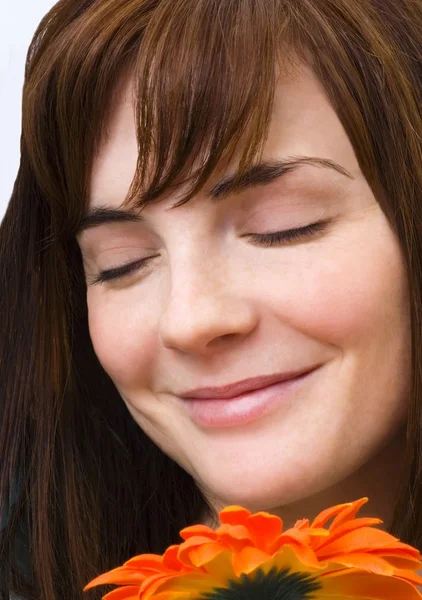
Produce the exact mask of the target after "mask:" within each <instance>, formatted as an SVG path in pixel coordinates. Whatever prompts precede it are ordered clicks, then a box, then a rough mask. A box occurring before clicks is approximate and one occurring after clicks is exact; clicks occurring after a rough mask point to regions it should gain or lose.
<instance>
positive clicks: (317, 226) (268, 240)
mask: <svg viewBox="0 0 422 600" xmlns="http://www.w3.org/2000/svg"><path fill="white" fill-rule="evenodd" d="M328 223H329V221H318V223H311V224H310V225H306V226H304V227H298V228H297V229H286V230H285V231H274V232H269V233H249V234H247V235H245V236H243V237H247V238H249V239H250V240H251V241H252V243H253V244H256V245H258V246H263V247H265V248H270V247H271V246H276V245H279V244H283V243H289V242H294V241H296V240H301V239H304V238H309V237H312V236H315V235H316V234H318V233H321V232H322V231H323V230H324V229H325V227H326V226H327V224H328Z"/></svg>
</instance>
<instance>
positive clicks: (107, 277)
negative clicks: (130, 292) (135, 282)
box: [90, 254, 159, 285]
mask: <svg viewBox="0 0 422 600" xmlns="http://www.w3.org/2000/svg"><path fill="white" fill-rule="evenodd" d="M157 256H159V255H158V254H156V255H155V256H148V257H147V258H141V259H140V260H136V261H132V262H130V263H126V264H125V265H121V266H120V267H114V268H113V269H106V270H103V271H100V272H99V274H98V275H96V276H95V277H94V278H93V279H92V281H90V284H91V285H96V284H97V283H105V282H106V281H112V280H113V279H121V278H122V277H124V276H125V275H130V274H131V273H135V272H136V271H139V270H141V269H143V268H145V267H146V266H147V265H148V263H149V262H150V261H151V260H152V259H153V258H156V257H157Z"/></svg>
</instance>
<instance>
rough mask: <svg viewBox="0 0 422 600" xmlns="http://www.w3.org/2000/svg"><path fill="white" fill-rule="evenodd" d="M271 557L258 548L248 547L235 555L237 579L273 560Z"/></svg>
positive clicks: (234, 564)
mask: <svg viewBox="0 0 422 600" xmlns="http://www.w3.org/2000/svg"><path fill="white" fill-rule="evenodd" d="M271 558H272V557H271V555H269V554H267V553H266V552H263V551H262V550H259V549H258V548H252V547H251V546H248V547H247V548H244V549H243V550H241V551H240V552H238V553H236V554H234V555H233V561H232V564H233V571H234V574H235V575H236V577H240V575H241V573H245V574H246V575H248V574H249V573H251V572H252V571H254V570H255V569H256V568H258V567H259V566H260V565H261V564H262V563H264V562H266V561H267V560H269V559H271Z"/></svg>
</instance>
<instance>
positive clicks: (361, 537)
mask: <svg viewBox="0 0 422 600" xmlns="http://www.w3.org/2000/svg"><path fill="white" fill-rule="evenodd" d="M391 539H392V536H391V535H390V534H389V533H387V532H386V531H382V530H381V529H371V528H370V527H364V528H362V529H358V530H356V531H351V532H349V533H346V534H345V535H343V536H342V537H341V538H339V539H337V540H334V541H333V542H331V541H330V540H327V541H326V543H325V544H324V546H323V547H322V548H318V549H317V550H316V551H315V552H316V555H317V556H318V558H320V559H321V558H322V559H323V558H325V559H326V558H329V557H331V556H335V555H336V554H344V553H345V552H359V551H370V550H372V549H374V550H376V549H379V548H381V547H382V546H383V545H388V544H390V542H391Z"/></svg>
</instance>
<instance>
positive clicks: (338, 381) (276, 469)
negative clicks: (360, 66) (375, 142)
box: [78, 64, 411, 526]
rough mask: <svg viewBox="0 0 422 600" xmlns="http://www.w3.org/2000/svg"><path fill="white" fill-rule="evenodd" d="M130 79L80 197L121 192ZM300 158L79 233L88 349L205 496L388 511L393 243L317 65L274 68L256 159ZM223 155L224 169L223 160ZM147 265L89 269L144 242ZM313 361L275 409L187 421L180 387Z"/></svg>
mask: <svg viewBox="0 0 422 600" xmlns="http://www.w3.org/2000/svg"><path fill="white" fill-rule="evenodd" d="M130 89H131V88H130V80H129V81H128V82H127V83H126V84H125V85H124V86H122V88H121V94H120V95H119V98H118V101H117V102H116V104H115V106H114V107H113V112H112V114H111V118H110V122H109V134H108V137H107V138H106V140H105V141H104V142H103V143H102V145H101V147H99V148H98V155H97V157H96V160H95V163H94V169H93V173H92V184H91V198H90V206H91V207H100V206H101V207H105V206H107V207H111V208H119V207H121V206H122V203H123V201H124V198H125V196H126V194H127V192H128V190H129V187H130V184H131V181H132V178H133V176H134V173H135V166H136V159H137V144H136V136H135V122H134V116H133V108H132V104H131V96H130ZM292 156H312V157H320V158H325V159H329V160H332V161H336V163H339V164H340V165H341V166H342V167H343V168H345V169H347V171H348V172H349V173H350V175H351V177H346V176H345V175H344V174H341V173H339V172H337V171H335V170H334V169H330V168H326V167H318V166H313V165H302V166H301V167H300V168H297V169H295V170H293V171H292V172H290V173H289V174H287V175H285V176H283V177H282V178H280V179H278V180H275V181H273V182H272V183H270V184H268V185H265V186H259V187H255V188H254V189H249V190H246V191H244V192H243V193H241V194H237V195H234V196H231V197H228V198H226V199H224V200H222V201H221V202H219V203H213V202H211V201H210V199H209V197H208V196H207V192H208V191H209V189H211V187H212V186H213V185H215V184H216V183H217V182H218V181H219V180H220V178H221V175H222V173H221V172H220V173H218V174H217V173H216V174H215V177H213V178H212V180H211V181H210V182H209V186H208V184H207V187H206V188H205V189H204V190H203V192H201V193H200V194H199V195H198V196H196V197H195V198H194V199H193V200H192V201H190V202H188V203H187V204H186V205H184V206H181V207H178V208H176V209H174V210H170V207H171V206H172V205H173V204H174V203H175V202H176V200H177V198H176V197H175V196H172V197H169V198H165V199H163V200H162V201H160V202H158V203H156V204H154V205H152V206H148V207H147V208H145V209H144V210H143V211H142V216H143V217H144V221H143V222H139V223H138V222H137V223H113V224H103V225H101V226H98V227H93V228H90V229H87V230H86V231H84V232H83V233H81V234H80V235H79V237H78V240H79V243H80V247H81V250H82V253H83V258H84V267H85V272H86V277H87V282H88V291H87V301H88V310H89V328H90V335H91V338H92V341H93V345H94V349H95V352H96V354H97V356H98V359H99V361H100V362H101V364H102V366H103V368H104V369H105V371H106V372H107V373H108V374H109V376H110V377H111V379H112V380H113V382H114V384H115V386H116V388H117V390H118V391H119V393H120V395H121V397H122V399H123V401H124V402H125V403H126V405H127V407H128V409H129V411H130V413H131V415H132V416H133V418H134V419H135V421H136V422H137V423H138V424H139V426H140V427H141V428H142V429H143V430H144V431H145V432H146V433H147V435H148V436H149V437H150V438H152V440H153V441H154V442H155V443H156V444H157V445H158V446H159V447H160V448H162V450H163V451H164V452H165V453H166V454H168V455H169V456H171V457H172V458H173V459H174V460H175V461H177V462H178V463H179V464H180V465H181V466H182V467H183V468H184V469H185V470H186V471H188V472H189V473H190V474H191V475H192V476H193V477H194V478H195V480H196V481H197V483H198V485H199V486H200V488H201V489H202V490H203V492H204V493H205V494H206V496H207V497H208V498H209V499H210V501H211V502H212V504H213V506H214V507H215V509H216V510H219V509H220V508H221V507H222V506H224V505H227V504H240V505H243V506H246V507H247V508H249V509H251V510H253V511H256V510H268V511H271V512H274V513H276V514H279V515H280V516H282V518H283V519H284V521H285V524H286V525H287V526H288V525H289V524H293V523H294V521H295V520H296V519H299V518H302V517H305V516H306V517H311V516H312V515H313V514H315V513H317V512H318V511H319V510H322V509H323V508H326V507H327V506H329V505H332V504H336V503H339V502H343V501H346V502H347V501H352V500H355V499H357V498H359V497H362V496H369V499H370V502H369V504H368V505H366V507H365V509H364V510H362V513H361V514H362V515H364V514H365V512H366V511H367V513H368V514H371V515H372V516H375V515H376V516H380V517H381V518H383V519H385V521H386V523H388V522H389V520H390V519H391V516H392V509H393V506H394V501H395V495H396V493H397V486H398V483H399V479H398V478H399V475H400V471H401V467H402V461H403V451H404V433H403V430H404V427H403V426H404V424H405V421H406V410H407V403H408V399H409V395H410V378H411V373H410V368H411V367H410V364H411V349H410V336H411V329H410V309H409V297H408V285H407V277H406V271H405V266H404V259H403V256H402V253H401V249H400V246H399V244H398V241H397V239H396V237H395V235H394V234H393V232H392V230H391V227H390V225H389V223H388V221H387V218H386V217H385V215H384V213H383V212H382V210H381V208H380V206H379V204H378V202H377V200H376V198H375V196H374V194H373V192H372V191H371V188H370V187H369V185H368V183H367V181H366V180H365V178H364V176H363V174H362V172H361V170H360V168H359V165H358V162H357V159H356V156H355V153H354V151H353V148H352V145H351V143H350V141H349V139H348V137H347V135H346V133H345V131H344V129H343V127H342V125H341V123H340V121H339V119H338V117H337V115H336V113H335V111H334V110H333V108H332V107H331V105H330V103H329V101H328V99H327V97H326V95H325V93H324V90H323V88H322V85H321V84H320V83H319V81H318V80H317V79H316V77H315V75H314V74H313V72H312V70H311V68H310V67H308V66H307V65H305V64H302V65H301V66H300V68H299V69H298V70H296V71H294V72H292V73H291V74H290V75H288V76H287V75H286V76H283V77H281V78H280V82H279V85H278V87H277V92H276V98H275V105H274V112H273V117H272V122H271V126H270V133H269V137H268V140H267V142H266V145H265V149H264V154H263V158H264V159H268V160H276V159H280V158H283V157H292ZM233 166H234V165H230V166H229V167H228V168H227V169H225V170H224V174H226V175H227V174H229V173H231V172H232V171H233ZM322 218H323V219H325V220H328V221H329V223H328V224H327V225H326V227H325V229H324V230H323V231H322V232H320V233H317V234H316V235H314V236H313V237H308V238H303V239H301V240H297V241H295V242H294V243H292V242H289V243H283V242H282V243H280V244H278V245H274V246H272V247H265V246H263V245H258V243H256V241H254V240H253V239H251V238H250V236H249V237H248V235H247V234H265V233H268V232H274V231H283V230H286V229H292V228H298V227H303V226H305V225H308V224H311V223H315V222H317V221H319V220H321V219H322ZM146 257H155V258H152V259H151V260H150V261H149V262H148V264H147V265H146V267H144V268H143V269H141V270H137V271H135V272H133V273H131V274H128V275H125V276H124V277H122V278H121V279H117V280H110V281H107V282H104V283H96V284H95V283H93V280H94V279H95V277H97V276H98V273H99V272H100V271H101V270H104V269H111V268H114V267H118V266H121V265H122V264H125V263H128V262H131V261H136V260H139V259H141V258H146ZM316 365H321V366H320V368H319V369H318V370H317V371H316V372H315V373H314V374H313V375H312V376H311V377H310V378H309V379H308V381H307V382H306V384H305V385H303V387H301V388H300V389H299V390H298V391H297V392H295V393H294V394H293V395H292V396H291V397H289V398H288V400H286V401H283V402H280V404H279V405H278V406H277V408H276V409H275V410H273V411H272V412H271V414H268V415H266V416H264V417H262V418H259V419H257V420H255V421H253V422H251V423H248V424H246V425H243V426H242V427H239V426H236V427H225V428H208V427H202V426H199V425H198V424H196V423H195V422H194V421H193V420H192V418H191V417H190V416H189V414H188V412H187V411H186V409H185V406H184V404H183V403H182V402H181V401H180V395H181V394H183V392H185V391H188V390H190V389H193V388H198V387H204V386H220V385H224V384H227V383H232V382H236V381H238V380H241V379H245V378H247V377H253V376H259V375H264V374H272V373H278V372H284V371H289V370H293V369H299V368H303V367H307V366H309V367H311V366H316Z"/></svg>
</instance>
